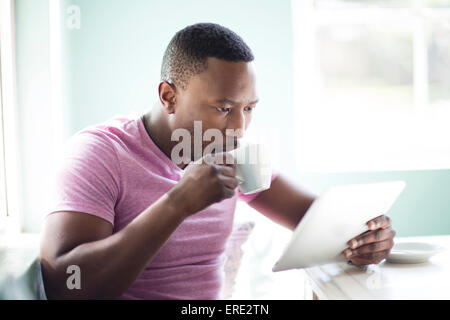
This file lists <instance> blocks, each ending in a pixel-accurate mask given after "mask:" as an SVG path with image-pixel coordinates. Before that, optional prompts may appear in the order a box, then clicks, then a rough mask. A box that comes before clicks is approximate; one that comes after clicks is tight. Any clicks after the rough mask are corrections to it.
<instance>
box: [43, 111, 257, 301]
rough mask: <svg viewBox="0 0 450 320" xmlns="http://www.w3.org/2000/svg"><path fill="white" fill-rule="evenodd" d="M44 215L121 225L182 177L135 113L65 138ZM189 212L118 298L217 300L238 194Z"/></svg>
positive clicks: (249, 197)
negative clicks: (80, 215) (71, 214)
mask: <svg viewBox="0 0 450 320" xmlns="http://www.w3.org/2000/svg"><path fill="white" fill-rule="evenodd" d="M66 147H67V150H66V153H65V155H64V157H63V161H62V163H61V167H60V168H59V169H58V170H57V174H56V179H55V183H56V185H55V187H56V188H55V189H54V198H53V200H52V207H51V210H50V212H49V214H53V213H56V212H61V211H79V212H84V213H86V214H91V215H94V216H97V217H100V218H102V219H105V220H106V221H108V222H110V223H111V224H112V225H113V232H114V233H115V232H118V231H119V230H121V229H122V228H124V227H125V226H126V225H127V224H128V223H130V222H131V221H132V220H133V219H134V218H136V217H137V216H138V215H139V214H140V213H141V212H143V211H144V210H145V209H146V208H147V207H149V206H150V205H151V204H152V203H154V202H155V201H156V200H157V199H158V198H160V197H161V196H162V195H164V194H165V193H166V192H168V191H169V190H170V189H171V188H172V187H173V186H174V185H175V184H176V183H177V182H178V181H179V180H180V179H181V178H182V176H183V173H184V170H182V169H180V168H179V167H178V166H176V165H175V163H174V162H172V161H171V160H170V159H169V158H168V157H167V156H166V155H165V154H164V153H163V152H162V151H161V150H160V149H159V148H158V147H157V146H156V145H155V144H154V142H153V141H152V140H151V138H150V136H149V135H148V134H147V132H146V130H145V127H144V124H143V122H142V120H141V118H140V117H130V118H115V119H112V120H109V121H107V122H105V123H103V124H100V125H96V126H91V127H88V128H86V129H84V130H82V131H80V132H78V133H77V134H76V135H74V136H73V137H72V138H71V139H70V140H69V141H68V143H67V145H66ZM257 195H258V194H257V193H256V194H252V195H246V196H244V195H242V194H240V192H239V191H238V192H237V193H236V195H235V196H234V197H232V198H229V199H226V200H223V201H221V202H219V203H215V204H213V205H211V206H210V207H208V208H206V209H204V210H202V211H200V212H198V213H196V214H194V215H192V216H190V217H189V218H187V219H185V220H184V221H183V223H182V224H181V225H180V226H179V227H178V228H177V229H176V230H175V232H174V233H173V234H172V235H171V236H170V238H169V239H168V241H167V242H166V243H165V244H164V245H163V247H162V248H161V249H160V250H159V251H158V252H157V253H156V255H155V256H154V258H153V259H152V260H151V261H150V263H149V264H148V265H147V267H146V268H145V270H144V271H143V272H142V273H141V275H140V276H139V278H138V279H137V280H136V281H135V282H134V284H133V285H132V286H131V287H130V288H129V289H128V290H127V291H126V292H125V293H124V294H123V295H122V296H121V298H122V299H220V298H221V295H220V293H221V285H222V280H223V265H224V262H225V261H224V260H225V257H224V250H225V245H226V241H227V239H228V237H229V235H230V233H231V230H232V224H233V216H234V211H235V206H236V200H237V199H238V197H239V198H240V199H242V200H243V201H247V202H248V201H250V200H252V199H253V198H254V197H256V196H257Z"/></svg>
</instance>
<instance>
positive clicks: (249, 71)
mask: <svg viewBox="0 0 450 320" xmlns="http://www.w3.org/2000/svg"><path fill="white" fill-rule="evenodd" d="M255 80H256V77H255V71H254V66H253V63H251V62H228V61H224V60H219V59H216V58H208V68H207V69H206V71H204V72H202V73H200V74H198V75H195V76H193V77H191V78H190V80H189V82H188V84H187V88H186V89H185V90H183V89H179V88H177V90H176V91H177V92H176V105H175V107H174V109H175V112H174V114H173V118H172V130H174V129H177V128H184V129H187V130H189V131H190V132H191V136H192V137H194V121H201V122H202V131H203V132H202V136H203V133H204V132H205V131H206V130H208V129H218V130H219V131H220V132H221V133H222V139H223V140H222V141H223V150H225V145H226V144H227V143H228V145H229V144H230V143H231V145H232V146H236V143H237V140H238V139H240V138H242V137H243V135H244V132H245V130H246V129H247V128H248V126H249V124H250V121H251V119H252V112H254V110H253V109H254V108H255V106H256V103H257V101H258V97H257V93H256V83H255ZM230 133H231V134H233V135H234V136H233V135H230ZM215 142H216V143H217V141H215ZM210 143H211V141H203V139H202V145H203V148H202V152H203V149H204V148H205V147H206V146H207V145H208V144H210Z"/></svg>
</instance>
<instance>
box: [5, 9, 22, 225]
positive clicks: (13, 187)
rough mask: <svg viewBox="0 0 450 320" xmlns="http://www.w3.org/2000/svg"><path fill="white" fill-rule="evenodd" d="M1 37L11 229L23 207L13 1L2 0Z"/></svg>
mask: <svg viewBox="0 0 450 320" xmlns="http://www.w3.org/2000/svg"><path fill="white" fill-rule="evenodd" d="M0 15H1V16H0V38H1V60H2V70H1V72H2V75H1V76H2V80H3V81H2V93H3V124H4V127H3V129H4V141H5V146H4V147H5V167H6V189H7V196H8V198H7V202H8V206H7V210H8V211H7V212H8V219H10V221H9V223H10V224H11V225H10V226H8V231H13V230H12V229H15V230H14V231H21V228H22V226H23V208H22V206H21V203H20V199H21V197H20V194H21V189H20V182H21V181H22V176H21V174H20V172H21V170H20V166H21V163H20V143H19V141H20V135H19V126H18V125H19V121H18V108H17V82H16V59H15V58H16V48H15V28H14V0H0Z"/></svg>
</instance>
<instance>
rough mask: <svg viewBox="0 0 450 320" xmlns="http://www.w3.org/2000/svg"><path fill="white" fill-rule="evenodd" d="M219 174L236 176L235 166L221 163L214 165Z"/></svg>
mask: <svg viewBox="0 0 450 320" xmlns="http://www.w3.org/2000/svg"><path fill="white" fill-rule="evenodd" d="M215 167H216V170H217V171H218V173H219V174H222V175H224V176H227V177H232V178H234V177H235V176H236V168H234V167H228V166H223V165H215Z"/></svg>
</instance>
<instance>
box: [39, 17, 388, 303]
mask: <svg viewBox="0 0 450 320" xmlns="http://www.w3.org/2000/svg"><path fill="white" fill-rule="evenodd" d="M253 59H254V58H253V54H252V52H251V50H250V49H249V48H248V46H247V45H246V44H245V43H244V41H243V40H242V39H241V38H240V37H239V36H238V35H236V34H235V33H234V32H232V31H230V30H228V29H226V28H224V27H222V26H219V25H216V24H208V23H204V24H196V25H192V26H189V27H187V28H185V29H183V30H181V31H179V32H178V33H177V34H176V35H175V36H174V37H173V39H172V40H171V42H170V43H169V45H168V47H167V50H166V53H165V55H164V59H163V64H162V73H161V82H160V84H159V87H158V92H159V102H158V103H157V105H155V107H154V108H153V109H152V110H151V111H150V112H148V113H146V114H145V115H143V117H142V118H136V119H115V120H114V121H112V122H110V123H106V124H102V125H98V126H93V127H89V128H87V129H85V130H82V131H81V132H79V133H78V134H77V135H75V136H74V137H73V139H72V141H71V142H70V145H69V146H70V150H69V153H68V154H67V156H66V157H65V162H64V164H63V166H62V167H61V169H60V170H59V174H58V176H57V177H58V179H57V188H56V200H55V201H56V202H55V207H54V209H53V211H52V212H51V214H49V215H48V216H47V218H46V225H45V230H44V233H43V237H42V244H41V263H42V271H43V277H44V284H45V288H46V293H47V295H48V297H49V298H60V299H72V298H83V299H97V298H99V299H103V298H121V299H217V298H220V288H221V279H222V277H221V272H222V266H223V263H224V261H223V252H224V248H225V244H226V241H227V238H228V236H229V235H230V232H231V228H232V221H233V215H234V209H235V205H236V200H237V197H240V198H241V199H242V200H244V201H247V202H248V204H249V205H250V206H251V207H253V208H255V209H256V210H258V211H259V212H261V213H262V214H264V215H265V216H267V217H268V218H270V219H272V220H273V221H275V222H277V223H279V224H281V225H283V226H285V227H287V228H290V229H294V228H295V227H296V225H297V224H298V223H299V221H300V220H301V218H302V217H303V215H304V214H305V212H306V211H307V209H308V208H309V206H310V205H311V203H312V202H313V200H314V196H312V195H310V194H308V193H306V192H304V191H303V190H300V189H298V188H296V187H295V186H294V185H293V184H291V183H289V182H288V181H287V180H286V179H285V178H284V177H283V176H282V175H281V174H278V175H274V177H273V181H272V184H271V187H270V189H268V190H265V191H263V192H260V193H257V194H254V195H251V196H244V195H242V194H240V193H239V191H236V187H237V186H238V183H239V181H238V180H237V179H236V177H235V166H234V165H233V164H231V165H230V164H226V163H225V164H219V161H215V162H213V163H211V162H206V161H203V162H201V163H199V164H190V165H187V166H186V164H183V163H181V164H179V165H176V164H175V162H173V161H172V159H171V154H172V150H173V148H174V146H175V145H176V144H177V143H178V141H172V139H171V138H172V133H174V132H176V130H180V129H187V130H188V131H189V132H194V121H201V124H202V130H203V131H206V130H208V129H217V130H220V132H221V133H222V134H223V137H224V139H225V141H227V142H229V141H230V139H231V140H232V142H233V144H234V145H236V143H237V140H238V139H239V138H241V137H242V135H243V133H244V132H245V130H246V129H247V127H248V126H249V124H250V121H251V117H252V112H253V111H254V109H255V106H256V103H257V101H258V97H257V93H256V89H255V86H256V85H255V80H256V78H255V71H254V66H253V63H252V61H253ZM229 132H233V133H234V135H233V136H230V135H229V134H228V133H229ZM236 133H237V134H236ZM207 143H208V142H205V143H204V144H202V148H203V149H204V148H205V146H206V144H207ZM219 155H220V154H216V155H215V157H216V158H215V159H216V160H217V157H219ZM183 156H186V155H183ZM189 156H190V157H191V160H196V159H195V158H194V157H193V156H192V155H189ZM368 224H369V228H370V230H371V231H369V232H366V233H364V234H362V235H360V236H359V237H357V238H356V239H351V241H349V248H348V249H346V250H345V251H344V252H343V254H344V255H345V256H346V257H347V258H348V259H349V260H351V261H352V262H353V263H354V264H356V265H365V264H371V263H379V262H380V261H381V260H383V259H384V258H385V257H386V256H387V255H388V253H389V251H390V249H391V248H392V246H393V237H394V235H395V232H394V231H393V230H392V228H391V223H390V219H389V218H388V217H386V216H380V217H378V218H376V219H374V220H373V221H370V222H369V223H368ZM299 254H301V253H299ZM69 266H72V268H73V266H76V267H77V269H71V270H78V271H79V277H80V279H81V283H79V284H78V287H77V288H75V289H73V288H72V290H70V288H68V287H69V286H68V285H67V279H68V276H69V275H68V273H67V270H68V267H69Z"/></svg>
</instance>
